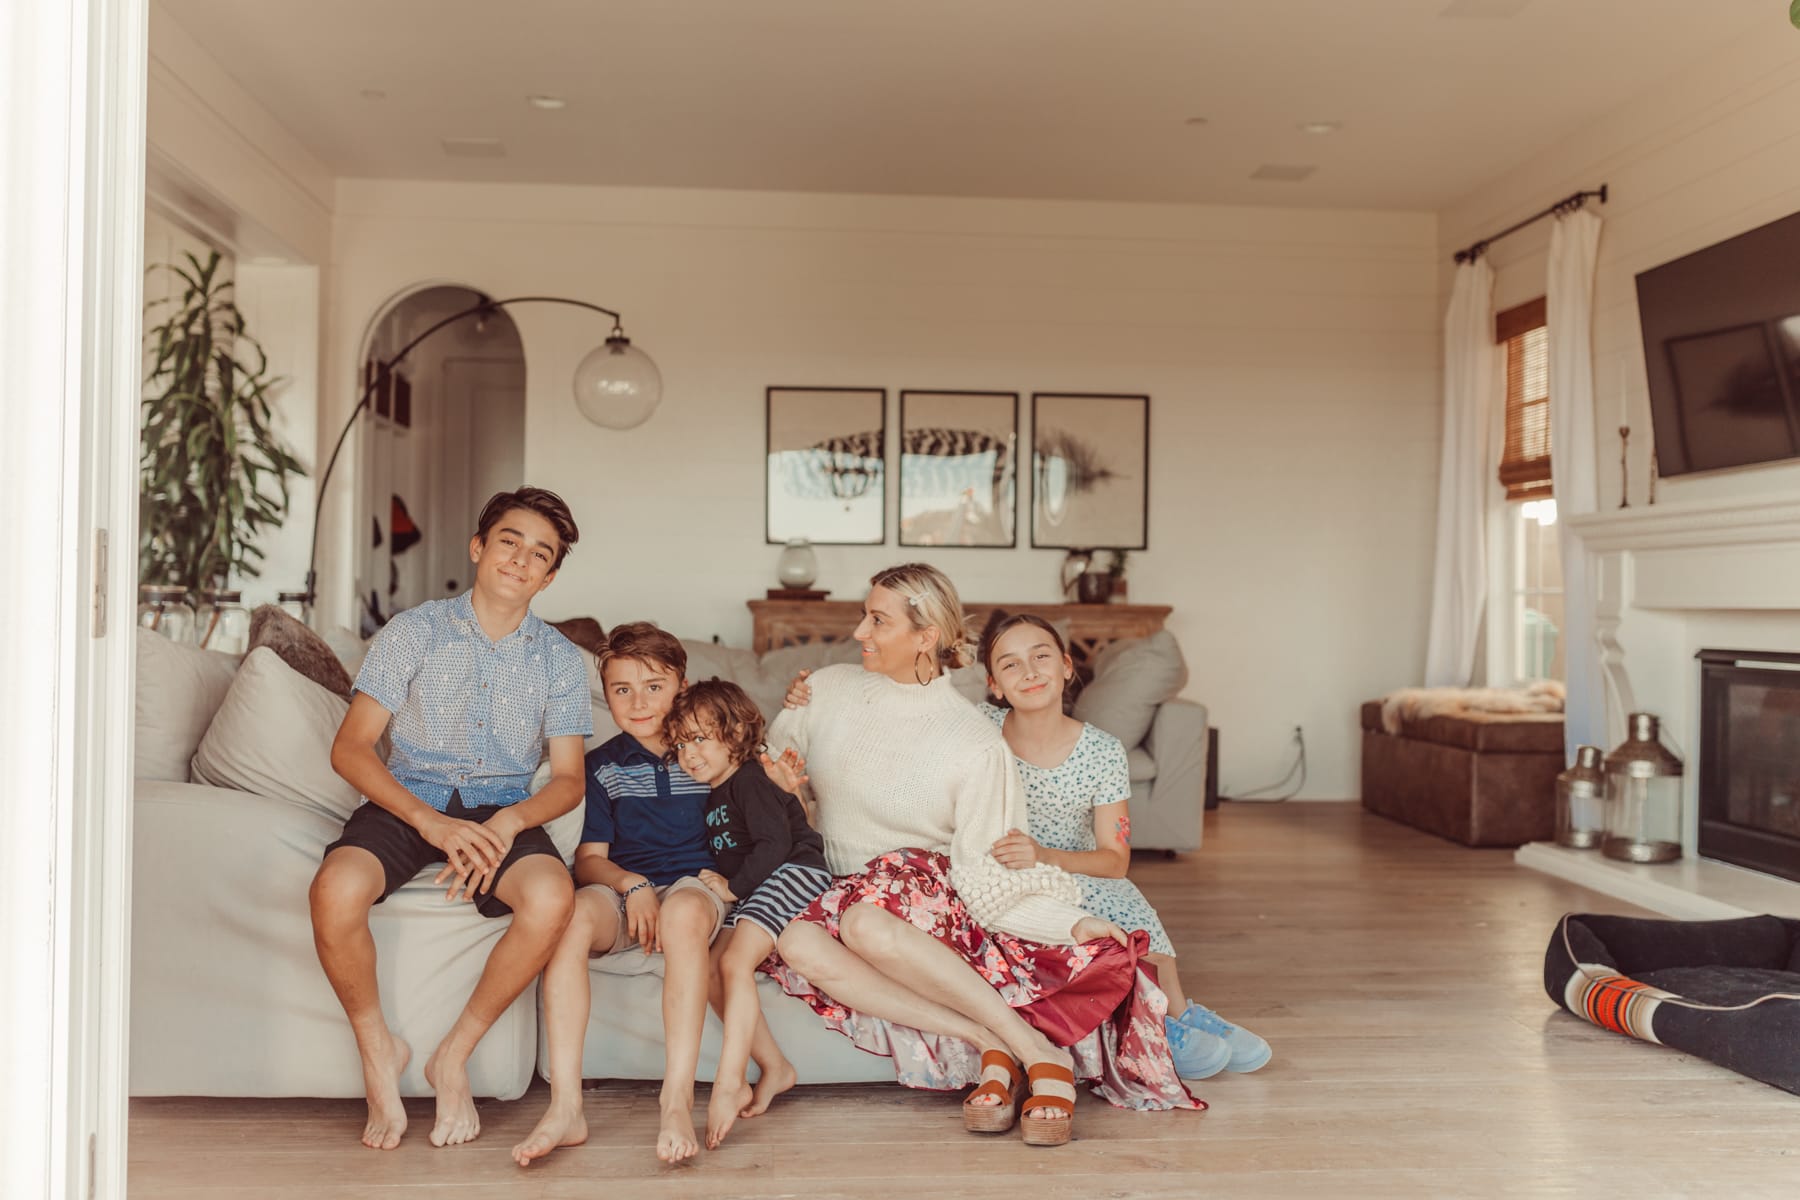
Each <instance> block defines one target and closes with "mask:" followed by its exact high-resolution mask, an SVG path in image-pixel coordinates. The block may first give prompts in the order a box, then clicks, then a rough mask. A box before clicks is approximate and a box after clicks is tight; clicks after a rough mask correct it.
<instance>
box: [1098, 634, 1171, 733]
mask: <svg viewBox="0 0 1800 1200" xmlns="http://www.w3.org/2000/svg"><path fill="white" fill-rule="evenodd" d="M1186 683H1187V663H1186V662H1185V661H1184V660H1183V659H1182V657H1181V643H1179V642H1177V641H1176V640H1175V635H1174V634H1172V633H1170V632H1169V631H1168V630H1166V629H1159V630H1157V631H1156V632H1155V633H1153V634H1151V635H1150V636H1149V637H1146V638H1125V639H1122V640H1120V641H1116V642H1114V643H1113V644H1112V645H1110V646H1108V647H1107V648H1106V649H1104V650H1102V651H1101V652H1100V653H1099V654H1098V655H1096V656H1095V658H1094V678H1093V681H1092V682H1091V683H1089V684H1088V685H1087V687H1085V688H1083V689H1082V690H1081V694H1080V695H1079V696H1077V697H1076V698H1075V716H1076V718H1077V719H1079V720H1082V721H1087V722H1090V723H1092V724H1093V725H1096V726H1098V727H1099V728H1101V729H1104V730H1105V731H1106V732H1108V733H1110V734H1112V735H1113V736H1114V737H1116V738H1118V739H1119V740H1120V741H1121V742H1124V743H1125V748H1126V749H1127V750H1129V749H1131V748H1132V747H1133V746H1136V745H1138V744H1139V743H1141V742H1142V741H1143V740H1144V737H1145V735H1146V734H1148V733H1149V732H1150V723H1151V722H1152V721H1154V720H1155V719H1156V710H1157V708H1158V707H1160V706H1161V705H1162V704H1163V703H1164V702H1165V701H1168V700H1173V699H1174V698H1175V697H1176V696H1177V695H1179V694H1180V693H1181V689H1182V687H1183V686H1185V685H1186Z"/></svg>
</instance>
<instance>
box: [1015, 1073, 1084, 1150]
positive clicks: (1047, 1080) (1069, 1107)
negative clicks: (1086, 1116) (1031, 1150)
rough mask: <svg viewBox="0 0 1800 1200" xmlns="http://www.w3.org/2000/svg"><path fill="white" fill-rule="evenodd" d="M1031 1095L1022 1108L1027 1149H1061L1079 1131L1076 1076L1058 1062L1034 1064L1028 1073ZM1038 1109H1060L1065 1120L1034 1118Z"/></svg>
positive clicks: (1022, 1125) (1021, 1122)
mask: <svg viewBox="0 0 1800 1200" xmlns="http://www.w3.org/2000/svg"><path fill="white" fill-rule="evenodd" d="M1025 1075H1026V1078H1027V1079H1028V1080H1029V1082H1030V1093H1029V1094H1028V1095H1027V1096H1026V1097H1025V1102H1024V1104H1023V1105H1022V1106H1021V1107H1020V1112H1021V1113H1022V1114H1023V1115H1022V1116H1020V1118H1019V1129H1020V1131H1021V1132H1022V1133H1024V1135H1025V1144H1026V1145H1027V1146H1061V1145H1063V1144H1064V1143H1066V1142H1067V1141H1068V1140H1069V1138H1070V1137H1071V1136H1072V1135H1073V1133H1074V1128H1075V1073H1074V1072H1073V1071H1071V1070H1069V1068H1067V1067H1064V1066H1059V1065H1057V1064H1056V1063H1033V1064H1032V1065H1031V1066H1030V1067H1027V1068H1026V1070H1025ZM1034 1108H1060V1109H1061V1110H1062V1111H1063V1112H1064V1113H1065V1114H1067V1115H1065V1116H1061V1117H1034V1116H1032V1115H1031V1110H1032V1109H1034Z"/></svg>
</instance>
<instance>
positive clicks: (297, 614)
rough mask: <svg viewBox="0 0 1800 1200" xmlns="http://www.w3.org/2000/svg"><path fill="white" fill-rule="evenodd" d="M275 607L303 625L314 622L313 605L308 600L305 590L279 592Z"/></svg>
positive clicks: (276, 596) (276, 595)
mask: <svg viewBox="0 0 1800 1200" xmlns="http://www.w3.org/2000/svg"><path fill="white" fill-rule="evenodd" d="M275 607H276V608H279V609H280V610H281V611H282V612H284V613H286V614H287V615H288V616H290V617H292V618H294V620H296V621H298V622H300V623H301V624H302V625H311V624H312V605H310V604H308V603H307V602H306V593H305V592H277V593H276V594H275Z"/></svg>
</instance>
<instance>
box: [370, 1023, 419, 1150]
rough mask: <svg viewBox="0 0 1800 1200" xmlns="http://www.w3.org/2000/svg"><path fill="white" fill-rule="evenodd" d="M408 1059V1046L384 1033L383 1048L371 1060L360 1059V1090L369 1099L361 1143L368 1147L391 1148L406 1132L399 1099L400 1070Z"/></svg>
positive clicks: (409, 1049)
mask: <svg viewBox="0 0 1800 1200" xmlns="http://www.w3.org/2000/svg"><path fill="white" fill-rule="evenodd" d="M411 1061H412V1047H411V1046H408V1045H407V1044H406V1043H405V1042H403V1041H401V1040H400V1039H399V1038H397V1037H395V1036H394V1035H393V1034H391V1033H390V1034H389V1035H388V1045H387V1050H386V1051H385V1052H384V1053H381V1054H377V1055H376V1056H375V1058H374V1061H370V1060H369V1059H368V1058H364V1059H363V1093H364V1094H365V1095H366V1096H367V1097H368V1099H369V1123H368V1124H366V1125H364V1126H363V1133H362V1144H363V1145H365V1146H367V1147H368V1148H369V1149H371V1150H392V1149H393V1148H394V1147H395V1146H398V1145H399V1144H400V1137H401V1135H402V1134H404V1133H405V1132H406V1105H405V1104H403V1103H401V1100H400V1072H402V1071H404V1070H406V1064H407V1063H409V1062H411Z"/></svg>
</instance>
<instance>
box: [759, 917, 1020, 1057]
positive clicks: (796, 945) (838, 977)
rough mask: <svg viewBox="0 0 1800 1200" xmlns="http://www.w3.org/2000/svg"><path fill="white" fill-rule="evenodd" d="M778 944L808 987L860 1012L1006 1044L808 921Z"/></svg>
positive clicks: (988, 1044)
mask: <svg viewBox="0 0 1800 1200" xmlns="http://www.w3.org/2000/svg"><path fill="white" fill-rule="evenodd" d="M776 946H777V948H779V949H780V951H781V957H782V959H783V960H784V961H785V962H786V963H787V964H788V966H790V967H792V968H794V970H796V971H798V972H800V974H802V975H804V976H806V981H807V982H808V983H810V984H812V985H813V986H814V987H815V988H818V989H819V991H821V992H824V993H825V994H826V995H828V996H830V997H831V998H832V999H833V1000H836V1001H838V1002H840V1003H842V1004H847V1005H849V1006H850V1007H851V1008H854V1009H855V1010H856V1011H858V1012H860V1013H866V1014H868V1015H869V1016H871V1017H875V1018H878V1019H880V1020H883V1021H892V1022H893V1023H894V1024H896V1025H906V1026H910V1027H911V1028H913V1029H918V1030H922V1031H923V1032H925V1033H936V1034H943V1035H946V1036H948V1037H955V1038H961V1039H962V1040H963V1041H965V1042H968V1043H969V1044H970V1045H972V1046H975V1047H976V1048H978V1049H982V1050H987V1049H994V1048H997V1047H999V1046H1000V1045H1001V1044H1002V1043H1001V1042H1000V1041H999V1039H997V1038H996V1037H995V1036H994V1035H993V1033H992V1032H990V1031H989V1030H988V1029H987V1027H986V1026H984V1025H982V1024H981V1023H980V1022H979V1021H973V1020H971V1019H969V1018H968V1017H966V1016H964V1015H963V1014H962V1013H960V1012H957V1011H956V1010H955V1009H953V1008H949V1007H946V1006H945V1005H942V1004H939V1003H937V1002H936V1001H933V1000H928V999H926V998H925V997H924V996H922V995H920V994H919V993H918V992H916V991H914V990H913V989H912V988H911V987H909V986H908V985H907V984H904V983H901V982H900V981H899V980H900V977H898V976H894V977H890V976H888V975H885V974H883V973H882V972H880V971H878V970H876V969H875V968H874V967H873V966H871V965H870V964H869V963H868V962H866V961H864V960H863V959H862V958H860V957H858V956H857V955H856V954H855V953H854V952H853V951H851V950H850V949H849V948H848V947H846V946H844V945H843V943H841V942H839V941H837V940H836V939H835V938H833V937H832V936H831V935H830V934H829V933H826V932H825V930H824V928H823V927H821V926H818V925H814V924H813V923H812V922H810V921H795V922H793V923H792V924H790V925H789V926H788V927H787V929H786V930H784V931H783V932H782V935H781V938H780V940H779V941H777V942H776Z"/></svg>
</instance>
